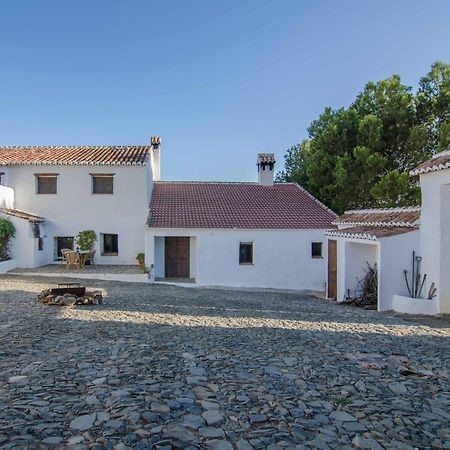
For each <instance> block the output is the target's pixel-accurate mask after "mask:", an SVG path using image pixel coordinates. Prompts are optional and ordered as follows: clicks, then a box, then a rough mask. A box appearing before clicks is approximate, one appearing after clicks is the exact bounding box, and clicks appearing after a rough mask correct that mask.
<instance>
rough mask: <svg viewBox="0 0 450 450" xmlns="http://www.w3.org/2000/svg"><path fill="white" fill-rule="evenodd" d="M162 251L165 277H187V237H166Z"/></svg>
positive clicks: (188, 269) (188, 268) (188, 252)
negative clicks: (163, 250)
mask: <svg viewBox="0 0 450 450" xmlns="http://www.w3.org/2000/svg"><path fill="white" fill-rule="evenodd" d="M164 253H165V255H164V257H165V263H164V265H165V276H166V278H189V275H190V267H189V259H190V248H189V237H166V238H165V252H164Z"/></svg>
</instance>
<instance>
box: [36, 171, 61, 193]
mask: <svg viewBox="0 0 450 450" xmlns="http://www.w3.org/2000/svg"><path fill="white" fill-rule="evenodd" d="M56 180H57V176H56V175H40V174H36V193H37V194H56V191H57V188H56Z"/></svg>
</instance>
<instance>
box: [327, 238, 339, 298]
mask: <svg viewBox="0 0 450 450" xmlns="http://www.w3.org/2000/svg"><path fill="white" fill-rule="evenodd" d="M336 244H337V242H336V241H333V240H329V241H328V298H333V299H335V300H336V296H337V245H336Z"/></svg>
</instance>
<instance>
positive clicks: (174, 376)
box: [0, 275, 450, 450]
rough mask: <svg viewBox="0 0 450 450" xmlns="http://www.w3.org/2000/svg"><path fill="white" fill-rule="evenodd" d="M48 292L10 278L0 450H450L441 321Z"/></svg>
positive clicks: (0, 306)
mask: <svg viewBox="0 0 450 450" xmlns="http://www.w3.org/2000/svg"><path fill="white" fill-rule="evenodd" d="M69 281H71V280H69ZM72 281H73V280H72ZM52 282H54V283H58V282H61V280H60V279H59V278H58V279H55V280H53V279H51V278H43V277H30V276H25V275H8V276H3V277H0V343H1V347H0V447H2V448H6V449H9V448H42V449H46V448H73V449H116V450H124V449H128V448H136V449H148V448H158V449H172V448H186V449H197V448H207V449H219V450H221V449H225V450H228V449H230V450H231V449H236V450H247V449H251V448H255V449H263V448H266V449H269V450H277V449H293V448H297V449H309V448H318V449H328V448H339V449H350V448H360V449H375V450H377V449H383V448H386V449H413V448H420V449H427V448H447V449H450V381H449V380H450V377H449V375H450V338H449V335H448V333H447V331H446V327H448V326H449V323H448V322H446V321H445V320H434V321H431V322H430V321H427V320H423V319H420V318H418V319H405V318H403V317H400V316H396V315H394V314H386V313H384V314H381V313H377V312H374V311H364V310H358V309H355V308H351V307H344V306H338V305H336V304H334V303H333V302H331V301H328V300H318V299H314V298H312V297H308V296H306V295H300V294H293V293H277V292H270V291H267V292H248V291H246V292H242V291H233V290H218V289H216V290H210V289H196V288H179V287H175V286H161V285H156V286H152V285H144V284H136V283H129V284H126V283H119V282H101V281H92V282H91V281H89V283H87V284H88V287H89V288H92V289H102V290H103V292H104V295H105V297H106V302H107V303H106V304H105V305H98V306H82V307H76V308H70V307H51V306H46V305H42V304H40V303H38V302H36V300H35V298H36V294H37V293H38V292H39V291H40V290H42V289H44V288H47V287H49V285H50V284H51V283H52Z"/></svg>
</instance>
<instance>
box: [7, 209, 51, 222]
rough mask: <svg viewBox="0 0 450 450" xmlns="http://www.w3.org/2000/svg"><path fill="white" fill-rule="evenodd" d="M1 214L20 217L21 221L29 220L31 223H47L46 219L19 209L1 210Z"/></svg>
mask: <svg viewBox="0 0 450 450" xmlns="http://www.w3.org/2000/svg"><path fill="white" fill-rule="evenodd" d="M0 213H4V214H7V215H8V216H14V217H18V218H19V219H24V220H28V222H31V223H39V222H45V219H44V218H43V217H39V216H36V215H34V214H30V213H27V212H25V211H19V210H18V209H9V208H0Z"/></svg>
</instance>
